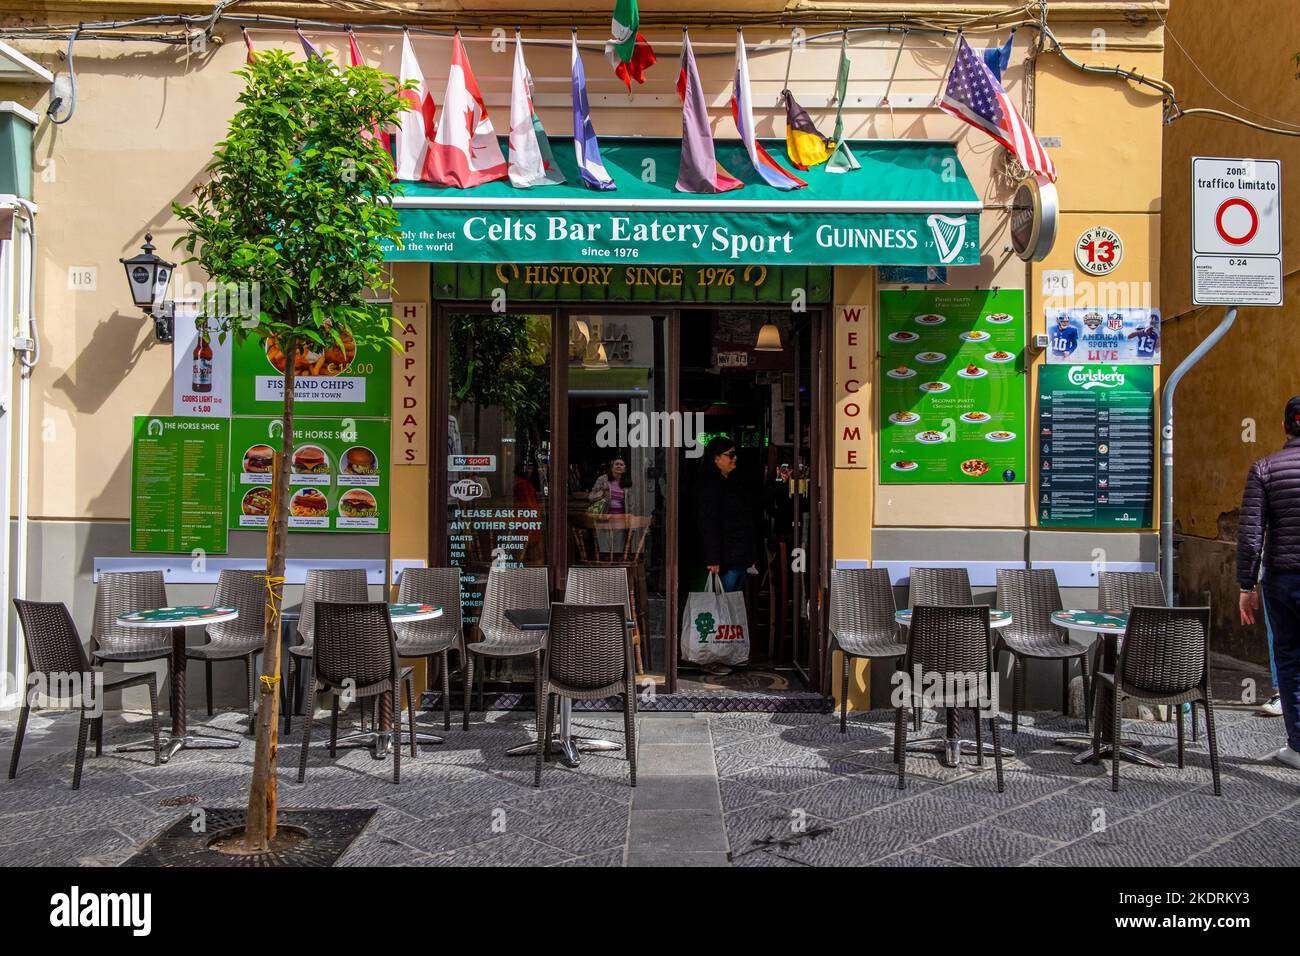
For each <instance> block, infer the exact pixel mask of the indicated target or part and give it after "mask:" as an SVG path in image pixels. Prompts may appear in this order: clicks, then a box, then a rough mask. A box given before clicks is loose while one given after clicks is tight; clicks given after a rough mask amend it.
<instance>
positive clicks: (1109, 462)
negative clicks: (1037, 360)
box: [1037, 365, 1155, 528]
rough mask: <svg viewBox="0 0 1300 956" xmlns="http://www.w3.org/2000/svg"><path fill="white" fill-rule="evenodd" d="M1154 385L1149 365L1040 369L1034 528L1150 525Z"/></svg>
mask: <svg viewBox="0 0 1300 956" xmlns="http://www.w3.org/2000/svg"><path fill="white" fill-rule="evenodd" d="M1154 381H1155V374H1154V372H1153V370H1152V368H1151V366H1150V365H1109V366H1107V365H1042V366H1039V369H1038V492H1037V494H1038V498H1037V511H1038V524H1039V526H1041V527H1065V528H1149V527H1151V520H1152V515H1153V512H1154V507H1153V501H1154V496H1155V394H1154Z"/></svg>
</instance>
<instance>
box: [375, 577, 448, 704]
mask: <svg viewBox="0 0 1300 956" xmlns="http://www.w3.org/2000/svg"><path fill="white" fill-rule="evenodd" d="M397 603H398V604H433V605H435V606H437V607H441V608H442V617H436V618H433V619H432V620H429V621H415V622H413V623H411V624H394V625H393V630H394V631H395V632H396V634H397V656H398V657H404V658H413V657H422V658H424V660H425V667H426V669H427V671H426V672H427V674H428V675H429V677H430V678H432V676H433V665H434V660H435V659H437V660H438V662H439V665H440V666H439V669H440V670H441V671H442V726H443V729H444V730H450V729H451V667H450V661H449V658H450V656H451V651H453V650H455V651H457V652H459V653H460V655H461V658H462V660H463V659H464V657H465V641H464V630H463V625H462V620H463V619H462V616H461V606H460V569H459V568H407V569H406V570H404V571H403V572H402V579H401V581H400V582H398V585H397Z"/></svg>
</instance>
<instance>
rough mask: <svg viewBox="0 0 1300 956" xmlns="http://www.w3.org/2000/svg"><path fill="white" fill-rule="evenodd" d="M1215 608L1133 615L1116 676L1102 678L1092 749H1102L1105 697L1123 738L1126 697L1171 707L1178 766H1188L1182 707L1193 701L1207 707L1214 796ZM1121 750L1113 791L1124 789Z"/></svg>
mask: <svg viewBox="0 0 1300 956" xmlns="http://www.w3.org/2000/svg"><path fill="white" fill-rule="evenodd" d="M1209 643H1210V609H1209V608H1208V607H1144V606H1141V605H1138V606H1136V607H1134V608H1133V609H1132V611H1131V613H1130V614H1129V619H1128V627H1127V628H1126V629H1125V631H1124V641H1123V643H1122V644H1121V645H1120V649H1119V660H1118V662H1117V664H1116V667H1115V673H1114V674H1098V675H1097V680H1098V681H1099V682H1100V683H1101V684H1102V688H1101V690H1100V691H1099V693H1098V719H1097V721H1096V725H1097V726H1096V728H1095V729H1094V730H1093V748H1094V750H1100V748H1101V711H1100V705H1101V700H1102V698H1101V694H1111V695H1113V696H1112V701H1113V703H1114V714H1113V718H1112V719H1113V721H1114V726H1113V728H1112V731H1113V734H1114V736H1113V738H1112V739H1114V740H1119V739H1120V715H1121V714H1122V713H1123V709H1122V703H1123V701H1124V700H1125V699H1126V698H1133V699H1135V700H1145V701H1147V702H1149V703H1154V704H1172V705H1174V707H1175V711H1176V713H1177V715H1178V716H1177V720H1178V766H1179V767H1180V768H1181V767H1182V766H1183V708H1182V705H1183V704H1185V703H1190V702H1192V701H1196V702H1199V703H1201V704H1203V705H1204V706H1205V732H1206V736H1207V737H1208V738H1209V739H1208V742H1209V745H1210V773H1211V775H1212V776H1213V778H1214V795H1215V796H1216V797H1217V796H1222V789H1221V788H1220V786H1219V747H1218V740H1217V738H1216V736H1215V733H1214V707H1213V705H1212V704H1211V703H1210V654H1209ZM1119 752H1120V748H1119V747H1118V746H1117V747H1114V748H1113V750H1112V755H1111V771H1110V772H1111V787H1110V788H1111V789H1112V790H1114V791H1116V792H1118V791H1119Z"/></svg>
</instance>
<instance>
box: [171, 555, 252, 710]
mask: <svg viewBox="0 0 1300 956" xmlns="http://www.w3.org/2000/svg"><path fill="white" fill-rule="evenodd" d="M212 603H213V604H215V605H217V606H218V607H233V608H235V609H236V610H237V611H239V617H237V618H235V620H233V621H223V622H222V623H220V624H209V625H208V626H207V628H206V632H207V636H208V641H207V643H206V644H200V645H198V646H197V647H191V648H187V652H188V655H189V657H190V658H191V659H193V660H200V661H203V665H204V670H205V671H206V676H207V705H208V716H209V717H211V716H212V664H213V662H214V661H234V660H242V661H243V662H244V682H245V683H246V684H247V686H248V732H249V733H250V734H252V733H256V731H257V724H256V721H255V720H254V717H253V708H254V706H255V701H256V698H257V666H256V664H257V655H258V654H260V653H262V649H263V647H264V646H265V640H266V639H265V636H264V634H263V624H264V621H265V619H266V574H265V572H263V571H234V570H230V569H227V570H225V571H222V572H221V575H220V577H218V578H217V593H216V596H215V597H214V598H213V599H212Z"/></svg>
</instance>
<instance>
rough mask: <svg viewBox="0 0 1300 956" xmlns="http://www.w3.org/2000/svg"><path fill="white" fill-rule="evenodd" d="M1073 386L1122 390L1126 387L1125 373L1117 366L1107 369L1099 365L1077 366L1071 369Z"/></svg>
mask: <svg viewBox="0 0 1300 956" xmlns="http://www.w3.org/2000/svg"><path fill="white" fill-rule="evenodd" d="M1068 377H1069V380H1070V384H1071V385H1077V386H1079V388H1083V389H1090V388H1121V387H1122V386H1123V385H1124V373H1123V372H1121V371H1120V370H1119V368H1118V367H1117V366H1114V365H1112V366H1111V367H1110V368H1109V369H1106V368H1104V367H1102V366H1098V365H1075V366H1072V367H1071V368H1070V373H1069V376H1068Z"/></svg>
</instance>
